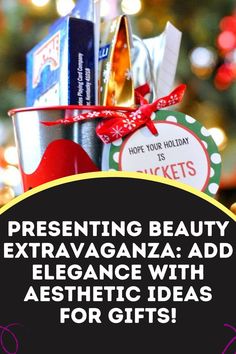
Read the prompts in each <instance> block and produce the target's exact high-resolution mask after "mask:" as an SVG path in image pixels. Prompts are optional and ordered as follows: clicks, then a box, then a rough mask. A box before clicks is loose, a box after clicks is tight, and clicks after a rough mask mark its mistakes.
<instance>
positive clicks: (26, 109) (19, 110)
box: [7, 105, 136, 117]
mask: <svg viewBox="0 0 236 354" xmlns="http://www.w3.org/2000/svg"><path fill="white" fill-rule="evenodd" d="M75 109H77V110H78V109H79V110H92V109H93V110H96V111H106V110H109V111H129V112H133V111H135V110H136V108H134V107H119V106H96V105H93V106H80V105H67V106H41V107H21V108H13V109H10V110H9V111H8V112H7V114H8V116H9V117H13V116H14V115H15V114H17V113H23V112H33V111H54V110H55V111H56V110H75Z"/></svg>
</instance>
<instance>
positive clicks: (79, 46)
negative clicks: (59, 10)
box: [26, 17, 95, 106]
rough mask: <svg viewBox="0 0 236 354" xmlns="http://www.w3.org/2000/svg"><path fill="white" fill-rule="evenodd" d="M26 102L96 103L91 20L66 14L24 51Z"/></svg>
mask: <svg viewBox="0 0 236 354" xmlns="http://www.w3.org/2000/svg"><path fill="white" fill-rule="evenodd" d="M26 59H27V90H26V104H27V106H57V105H93V104H95V58H94V24H93V23H92V22H91V21H87V20H82V19H78V18H74V17H67V18H65V19H64V20H63V21H61V23H60V24H58V26H55V28H54V30H52V31H51V32H50V33H49V34H48V35H47V36H46V37H45V38H44V39H43V40H42V41H41V42H40V43H38V44H37V45H36V46H35V47H34V48H33V49H32V50H31V51H30V52H29V53H27V58H26Z"/></svg>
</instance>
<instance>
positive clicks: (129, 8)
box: [121, 0, 142, 15]
mask: <svg viewBox="0 0 236 354" xmlns="http://www.w3.org/2000/svg"><path fill="white" fill-rule="evenodd" d="M141 8H142V3H141V1H140V0H132V1H131V0H122V2H121V9H122V11H123V12H124V13H125V14H127V15H135V14H137V13H138V12H139V11H140V10H141Z"/></svg>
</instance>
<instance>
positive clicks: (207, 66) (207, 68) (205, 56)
mask: <svg viewBox="0 0 236 354" xmlns="http://www.w3.org/2000/svg"><path fill="white" fill-rule="evenodd" d="M190 62H191V69H192V71H193V73H194V74H195V75H197V76H198V77H200V78H207V77H209V76H210V74H211V73H212V71H213V69H214V67H215V65H216V54H215V52H214V51H213V50H212V49H210V48H205V47H197V48H194V49H193V50H192V52H191V53H190Z"/></svg>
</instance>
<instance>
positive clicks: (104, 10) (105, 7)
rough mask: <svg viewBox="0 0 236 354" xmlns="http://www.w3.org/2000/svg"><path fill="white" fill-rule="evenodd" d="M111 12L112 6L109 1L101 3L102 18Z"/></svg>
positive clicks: (104, 0) (105, 0) (103, 0)
mask: <svg viewBox="0 0 236 354" xmlns="http://www.w3.org/2000/svg"><path fill="white" fill-rule="evenodd" d="M109 11H110V4H109V0H102V1H101V8H100V14H101V17H107V16H108V14H109Z"/></svg>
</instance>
